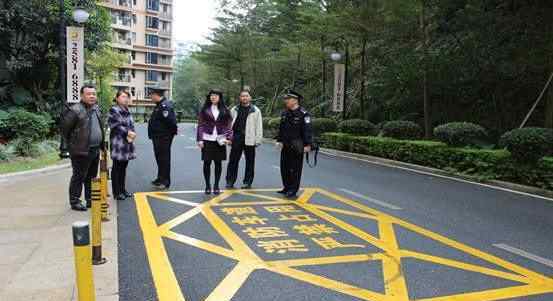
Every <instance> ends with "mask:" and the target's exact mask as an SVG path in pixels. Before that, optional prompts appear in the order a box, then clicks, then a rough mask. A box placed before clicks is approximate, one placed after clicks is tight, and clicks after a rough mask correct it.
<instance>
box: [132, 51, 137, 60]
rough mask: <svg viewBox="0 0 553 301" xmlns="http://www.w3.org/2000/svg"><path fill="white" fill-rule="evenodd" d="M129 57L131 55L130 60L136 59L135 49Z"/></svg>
mask: <svg viewBox="0 0 553 301" xmlns="http://www.w3.org/2000/svg"><path fill="white" fill-rule="evenodd" d="M131 57H132V60H133V61H134V60H136V52H135V51H131Z"/></svg>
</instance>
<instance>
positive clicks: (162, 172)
mask: <svg viewBox="0 0 553 301" xmlns="http://www.w3.org/2000/svg"><path fill="white" fill-rule="evenodd" d="M150 97H151V98H152V101H154V102H155V103H156V106H155V108H154V111H153V112H152V115H151V116H150V120H149V122H148V138H149V139H151V140H152V142H153V145H154V154H155V157H156V163H157V178H156V179H155V180H153V181H152V185H154V186H156V187H157V188H159V189H169V187H170V186H171V144H172V143H173V138H174V136H175V135H176V134H177V118H176V115H175V111H174V110H173V103H172V102H171V101H170V100H168V99H167V98H165V96H164V91H163V90H157V89H154V90H152V92H151V94H150Z"/></svg>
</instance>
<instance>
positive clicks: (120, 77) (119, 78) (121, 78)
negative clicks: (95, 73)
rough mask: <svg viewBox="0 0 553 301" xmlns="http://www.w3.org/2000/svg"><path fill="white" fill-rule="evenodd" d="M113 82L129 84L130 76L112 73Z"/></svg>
mask: <svg viewBox="0 0 553 301" xmlns="http://www.w3.org/2000/svg"><path fill="white" fill-rule="evenodd" d="M113 81H115V82H121V83H130V82H131V75H130V74H121V73H117V72H116V73H114V74H113Z"/></svg>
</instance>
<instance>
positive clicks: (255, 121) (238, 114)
mask: <svg viewBox="0 0 553 301" xmlns="http://www.w3.org/2000/svg"><path fill="white" fill-rule="evenodd" d="M251 101H252V97H251V95H250V92H249V91H248V90H242V91H241V92H240V104H239V105H237V106H234V107H233V108H232V109H231V110H230V114H231V116H232V132H233V138H232V148H231V150H230V157H229V163H228V166H227V176H226V180H227V189H233V188H234V183H235V182H236V178H237V177H238V166H239V162H240V158H241V157H242V154H244V155H245V157H246V170H245V174H244V180H243V182H242V183H243V185H242V189H250V188H251V187H252V183H253V177H254V171H255V148H256V147H257V146H259V145H260V144H261V142H262V141H263V118H262V116H261V110H259V108H257V107H256V106H255V105H253V104H252V103H251Z"/></svg>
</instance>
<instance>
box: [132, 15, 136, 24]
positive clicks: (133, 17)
mask: <svg viewBox="0 0 553 301" xmlns="http://www.w3.org/2000/svg"><path fill="white" fill-rule="evenodd" d="M132 24H133V25H136V15H135V14H133V15H132Z"/></svg>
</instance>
